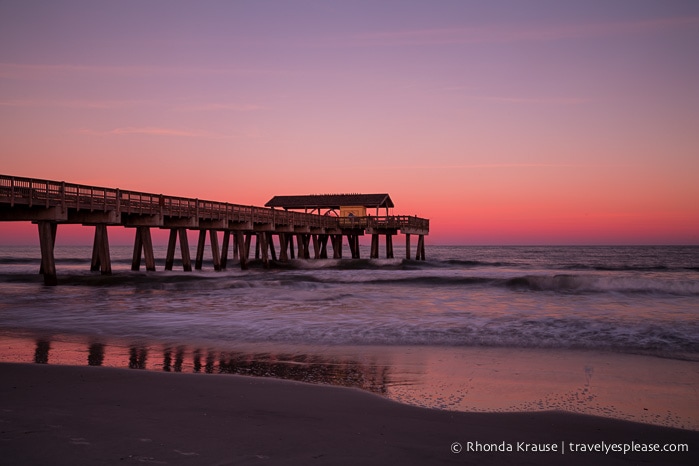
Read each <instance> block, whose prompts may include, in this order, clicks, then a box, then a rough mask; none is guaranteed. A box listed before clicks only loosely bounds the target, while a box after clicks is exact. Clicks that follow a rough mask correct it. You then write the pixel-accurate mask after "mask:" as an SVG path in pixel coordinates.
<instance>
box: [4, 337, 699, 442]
mask: <svg viewBox="0 0 699 466" xmlns="http://www.w3.org/2000/svg"><path fill="white" fill-rule="evenodd" d="M0 362H5V363H42V364H46V363H48V364H49V365H61V366H66V365H68V366H88V365H90V366H105V367H113V368H128V370H131V371H143V370H145V371H148V372H173V373H175V372H176V373H183V374H182V375H184V374H186V373H190V374H198V375H199V377H210V376H212V375H217V374H228V375H230V374H237V375H249V376H255V377H259V378H265V379H268V378H275V379H283V380H294V381H299V382H307V383H313V384H317V385H326V386H341V387H350V388H356V389H361V390H364V391H367V392H370V393H375V394H379V395H381V396H382V397H384V398H387V399H389V400H393V401H396V402H400V403H403V404H406V405H411V406H418V407H424V408H432V409H440V410H446V411H450V412H469V413H472V412H545V411H561V412H569V413H578V414H586V415H594V416H602V417H606V418H610V419H618V420H626V421H633V422H641V423H646V424H651V425H658V426H664V427H675V428H681V429H689V430H695V431H699V399H698V396H697V393H696V390H695V387H696V386H697V384H698V383H699V363H697V362H696V361H682V360H673V359H662V358H657V357H652V356H642V355H632V354H617V353H605V352H597V351H589V350H588V351H574V350H566V351H562V350H557V351H547V350H542V349H514V348H482V347H463V348H461V347H430V346H423V347H415V346H405V347H393V346H383V347H375V346H354V347H348V346H334V347H328V346H322V347H321V346H311V345H293V344H275V343H258V344H244V343H237V344H232V343H228V344H223V343H221V344H219V345H215V344H213V346H203V345H200V346H198V345H193V344H190V345H185V344H175V343H165V342H157V341H151V342H150V343H146V342H141V343H134V342H129V341H127V340H115V339H104V338H103V339H96V338H94V337H78V336H75V335H73V336H71V335H51V336H47V335H45V336H43V337H39V336H34V337H32V336H30V335H27V334H24V335H18V334H15V335H8V334H5V335H1V336H0Z"/></svg>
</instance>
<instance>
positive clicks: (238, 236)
mask: <svg viewBox="0 0 699 466" xmlns="http://www.w3.org/2000/svg"><path fill="white" fill-rule="evenodd" d="M235 242H236V243H237V244H238V255H239V256H240V268H241V269H242V270H247V268H248V253H249V252H250V235H246V237H245V238H243V232H242V231H236V232H235Z"/></svg>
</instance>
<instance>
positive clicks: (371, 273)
mask: <svg viewBox="0 0 699 466" xmlns="http://www.w3.org/2000/svg"><path fill="white" fill-rule="evenodd" d="M426 252H427V260H426V261H424V262H422V261H420V262H417V261H406V260H403V259H378V260H370V259H360V260H352V259H343V260H333V259H329V260H325V259H323V260H296V261H291V262H290V263H289V264H284V265H281V266H279V267H273V268H271V269H269V270H264V269H262V267H261V265H255V264H253V266H252V268H251V269H250V270H247V271H241V270H240V269H239V268H238V266H237V264H235V263H234V262H232V261H231V260H230V259H229V268H228V270H226V271H222V272H214V271H213V267H212V265H211V264H210V263H208V264H207V263H205V264H204V270H203V271H195V272H183V271H182V270H181V267H180V270H179V271H177V263H176V264H175V270H174V271H172V272H165V271H163V265H164V264H163V262H162V261H163V258H164V257H165V251H164V248H160V249H157V250H156V257H158V258H160V259H161V261H160V262H158V263H157V269H158V271H157V272H145V271H142V272H131V271H130V262H131V253H132V250H131V248H130V247H112V251H111V253H112V261H113V271H114V273H113V275H111V276H106V277H103V276H101V275H100V274H99V272H89V259H90V255H91V248H90V247H58V248H57V251H56V255H57V272H58V275H59V283H61V285H59V286H58V287H45V286H43V285H42V280H41V277H40V276H39V275H38V268H39V257H40V254H39V251H38V247H16V246H12V247H9V246H8V247H0V334H13V333H17V332H24V333H32V334H33V333H36V334H42V333H45V334H64V335H65V334H68V335H76V336H87V337H93V336H97V337H101V338H105V339H110V338H114V339H121V340H134V341H136V340H139V341H167V342H173V341H174V342H177V343H178V344H183V345H184V344H192V345H196V344H206V345H209V346H215V345H225V344H227V343H231V342H235V343H258V342H272V343H280V344H303V345H321V346H333V345H373V346H400V345H409V346H420V345H430V346H441V347H444V346H447V347H448V346H459V347H469V346H472V347H503V348H547V349H557V348H560V349H574V350H575V349H595V350H601V351H612V352H620V353H634V354H646V355H651V356H661V357H665V358H674V359H683V360H691V361H699V247H694V246H691V247H690V246H688V247H676V246H673V247H659V246H657V247H629V246H625V247H457V246H431V245H428V246H427V251H426ZM362 255H363V257H368V256H369V251H368V250H366V249H363V250H362ZM395 255H396V257H402V251H401V250H400V249H399V248H396V251H395Z"/></svg>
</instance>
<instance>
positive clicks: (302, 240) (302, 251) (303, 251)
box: [296, 233, 311, 259]
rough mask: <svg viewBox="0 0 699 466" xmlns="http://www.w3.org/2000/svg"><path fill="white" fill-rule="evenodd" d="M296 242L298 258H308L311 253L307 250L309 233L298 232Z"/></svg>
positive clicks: (309, 240) (309, 238)
mask: <svg viewBox="0 0 699 466" xmlns="http://www.w3.org/2000/svg"><path fill="white" fill-rule="evenodd" d="M296 242H297V243H298V246H299V259H310V258H311V253H310V251H309V245H310V242H311V235H309V234H307V233H298V234H297V235H296Z"/></svg>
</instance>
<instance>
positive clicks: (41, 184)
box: [0, 175, 429, 285]
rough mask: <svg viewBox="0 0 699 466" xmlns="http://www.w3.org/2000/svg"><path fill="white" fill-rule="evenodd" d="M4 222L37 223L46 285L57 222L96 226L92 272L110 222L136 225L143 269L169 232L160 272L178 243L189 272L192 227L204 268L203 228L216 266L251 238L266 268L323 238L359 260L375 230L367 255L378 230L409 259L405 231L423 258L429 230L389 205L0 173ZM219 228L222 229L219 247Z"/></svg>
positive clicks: (238, 255)
mask: <svg viewBox="0 0 699 466" xmlns="http://www.w3.org/2000/svg"><path fill="white" fill-rule="evenodd" d="M3 221H30V222H33V223H35V224H36V225H37V229H38V234H39V246H40V249H41V265H40V268H39V271H40V273H41V274H42V275H43V277H44V283H45V284H46V285H55V284H57V281H58V280H57V275H56V261H55V257H54V249H55V244H56V232H57V228H58V225H59V224H79V225H83V226H94V228H95V233H94V238H93V245H92V257H91V259H90V270H92V271H100V273H102V274H104V275H109V274H111V273H112V263H111V258H110V252H109V237H108V232H107V227H108V226H121V227H126V228H133V229H134V231H135V234H134V247H133V257H132V261H131V269H132V270H134V271H138V270H140V268H141V261H145V267H146V270H147V271H149V272H152V271H155V269H156V267H155V254H154V251H153V241H152V238H151V228H160V229H167V230H169V238H168V244H167V253H166V257H165V270H172V269H173V265H174V259H175V251H176V249H177V242H178V241H179V243H180V253H181V258H182V268H183V270H184V271H191V270H192V261H191V257H190V249H189V242H188V239H187V238H188V237H187V232H188V231H190V230H193V231H198V241H197V249H196V255H195V263H194V268H195V269H197V270H201V269H202V267H203V259H204V252H205V248H206V236H207V232H208V236H209V243H210V247H211V256H212V261H213V266H214V269H215V270H217V271H219V270H223V269H226V268H227V266H228V256H229V252H230V251H229V250H230V249H233V259H234V260H238V261H239V263H240V267H241V269H242V270H246V269H247V268H248V265H249V261H250V248H251V245H252V239H253V237H254V238H255V258H256V259H259V260H260V261H261V262H262V264H263V266H264V267H268V266H270V264H271V262H277V261H281V262H285V261H289V260H293V259H297V258H298V259H301V260H310V259H315V260H318V259H327V258H329V251H328V243H330V247H332V249H333V253H332V258H333V259H342V258H343V243H345V242H346V244H347V245H348V246H349V250H350V255H351V257H352V258H353V259H359V258H360V248H359V240H360V237H362V236H363V235H365V234H371V235H372V236H371V252H370V258H372V259H375V258H378V257H379V237H380V236H381V235H383V236H385V238H386V257H387V258H393V236H395V235H397V234H404V235H405V236H406V259H410V258H411V256H412V251H411V243H410V237H411V235H415V234H417V235H419V236H418V242H417V252H416V255H415V259H416V260H425V242H424V237H425V235H427V234H428V233H429V220H427V219H423V218H418V217H411V216H400V215H397V216H394V215H388V211H387V215H386V216H378V215H377V216H368V217H361V216H357V217H333V216H328V215H320V214H319V213H301V212H294V211H288V210H277V209H275V208H266V207H255V206H244V205H237V204H230V203H223V202H215V201H205V200H201V199H191V198H182V197H174V196H164V195H162V194H152V193H145V192H134V191H127V190H122V189H113V188H104V187H96V186H84V185H78V184H71V183H66V182H63V181H50V180H38V179H31V178H20V177H13V176H7V175H0V222H3ZM219 232H221V233H222V235H223V243H222V245H221V247H219V237H218V234H219ZM275 236H276V238H277V241H278V243H279V254H277V249H276V245H275ZM345 238H346V241H345ZM231 243H232V244H231ZM311 251H312V253H311Z"/></svg>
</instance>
